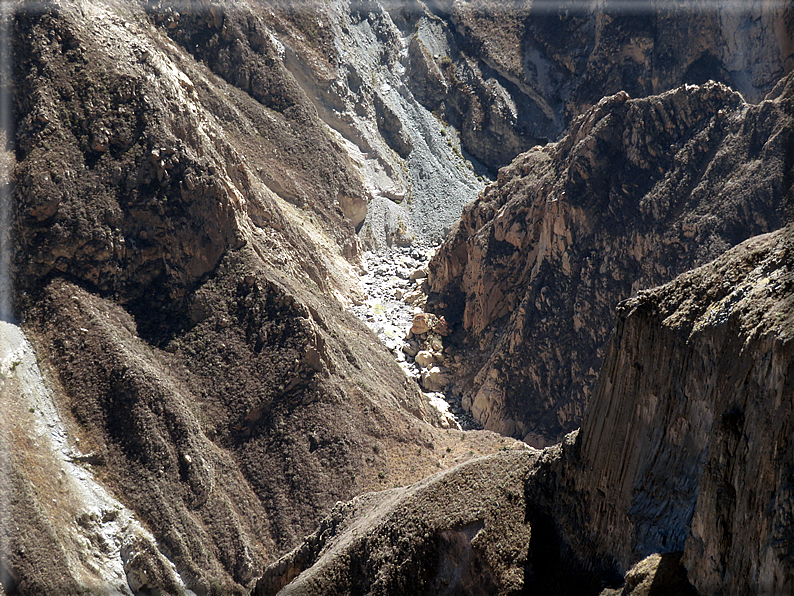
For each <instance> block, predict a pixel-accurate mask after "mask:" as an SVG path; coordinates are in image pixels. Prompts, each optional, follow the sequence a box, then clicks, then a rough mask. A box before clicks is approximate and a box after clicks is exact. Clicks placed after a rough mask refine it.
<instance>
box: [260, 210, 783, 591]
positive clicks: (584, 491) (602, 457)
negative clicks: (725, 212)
mask: <svg viewBox="0 0 794 596" xmlns="http://www.w3.org/2000/svg"><path fill="white" fill-rule="evenodd" d="M793 267H794V226H788V227H786V228H784V229H782V230H780V231H778V232H775V233H771V234H767V235H763V236H758V237H754V238H752V239H750V240H747V241H746V242H744V243H742V244H740V245H739V246H737V247H735V248H734V249H732V250H730V251H728V252H727V253H725V254H724V255H723V256H721V257H719V258H718V259H716V260H715V261H713V262H712V263H709V264H707V265H705V266H703V267H700V268H698V269H695V270H693V271H690V272H687V273H685V274H683V275H681V276H679V277H677V278H676V279H675V280H673V281H672V282H670V283H668V284H666V285H664V286H660V287H657V288H654V289H652V290H647V291H643V292H641V293H640V294H639V295H638V296H637V297H634V298H631V299H629V300H627V301H625V302H623V303H621V305H620V307H619V309H618V316H617V322H616V330H615V334H614V336H613V338H612V340H611V342H610V346H609V350H608V352H607V356H606V358H605V361H604V366H603V367H602V369H601V374H600V375H599V379H598V382H597V386H596V390H595V396H594V399H593V400H592V401H591V403H590V404H589V405H588V407H587V410H586V413H585V417H584V422H583V425H582V428H581V430H579V431H578V432H576V433H572V434H571V435H569V436H568V437H566V440H565V441H564V442H563V443H561V444H558V445H555V446H552V447H549V448H547V449H545V450H544V451H543V452H537V451H535V450H527V451H524V452H515V453H510V454H502V453H500V454H495V455H492V456H488V457H486V458H482V459H478V460H475V461H473V462H469V463H467V464H464V465H462V466H460V467H459V468H456V469H454V470H451V471H449V472H446V473H443V474H438V475H436V476H434V477H431V478H428V479H427V480H424V481H422V482H421V483H418V484H416V485H414V486H413V487H410V488H406V489H401V490H400V491H394V492H389V493H378V494H373V495H365V496H362V497H360V498H359V499H358V500H356V501H353V502H351V503H348V504H345V505H340V506H338V507H337V509H336V510H335V512H334V515H333V516H332V517H330V518H328V519H327V520H326V521H325V522H323V524H322V525H321V530H319V531H318V532H317V533H316V534H314V535H312V536H311V537H309V538H308V539H307V541H306V542H305V543H304V544H303V545H302V546H301V547H299V548H298V549H296V550H295V551H293V552H292V553H290V554H289V555H287V556H286V557H285V558H284V559H282V560H281V561H279V562H277V563H275V564H273V565H271V566H270V567H269V568H268V569H267V570H266V571H265V575H264V577H263V579H262V580H261V581H260V582H259V584H258V586H257V590H258V593H260V594H274V593H277V592H278V593H280V594H307V595H310V594H325V593H328V594H342V593H351V592H354V591H359V590H360V591H362V592H366V593H373V594H389V593H396V592H398V591H401V590H400V588H395V587H394V586H396V585H400V586H406V585H407V586H410V591H411V592H412V593H429V594H432V593H454V594H485V593H489V594H519V593H527V592H530V593H533V594H563V593H564V594H599V593H600V594H602V596H615V595H617V594H622V595H623V596H629V595H632V594H633V595H634V596H640V595H649V594H660V593H661V594H681V595H691V594H694V593H699V594H748V593H752V594H787V593H788V592H789V591H790V589H791V585H792V581H794V566H792V564H791V554H792V546H793V545H792V543H791V536H790V527H791V525H790V523H789V520H790V516H791V499H790V486H791V478H790V470H791V465H792V462H794V452H792V448H791V441H790V440H789V437H790V432H789V431H790V429H791V424H792V416H794V412H793V411H792V397H794V395H793V394H792V391H793V390H794V389H793V388H794V385H793V384H792V379H793V378H794V377H793V376H792V375H794V366H792V362H794V358H792V356H794V354H792V348H793V347H794V342H793V341H792V340H794V317H793V316H792V313H794V310H792V308H791V307H792V300H794V269H792V268H793ZM494 481H496V482H497V485H498V486H494V484H493V483H494ZM516 482H520V483H522V484H523V491H518V492H517V491H516V486H515V483H516ZM439 495H440V496H441V497H440V500H441V503H438V504H436V502H435V500H436V499H439ZM449 512H451V513H449ZM494 520H499V521H501V522H503V521H505V520H509V521H508V523H507V527H506V528H504V529H501V530H499V531H493V529H492V526H491V524H493V523H495V522H494ZM681 551H683V556H682V553H681ZM395 553H398V554H397V555H395ZM494 553H498V555H499V556H494ZM659 553H660V554H659ZM494 561H499V562H500V564H499V565H497V564H494ZM401 563H407V564H405V565H404V566H403V567H399V566H400V564H401ZM351 565H353V569H354V570H355V571H354V573H348V571H349V570H350V569H351ZM505 565H506V566H507V568H508V569H509V574H505V573H504V569H505ZM301 572H302V573H301ZM296 576H297V577H296ZM293 577H295V580H294V581H293V582H292V583H290V584H287V585H286V586H285V585H284V583H285V582H286V581H289V580H290V579H292V578H293ZM471 577H477V578H478V581H477V582H475V583H473V584H471V583H468V582H467V581H466V580H467V579H468V578H471ZM508 577H509V581H506V578H508ZM443 580H446V581H447V582H448V583H444V584H443V588H442V587H440V586H441V585H442V584H441V583H440V582H442V581H443ZM398 581H399V582H401V583H400V584H397V583H396V582H398ZM282 586H284V587H283V589H282V590H281V591H280V592H279V591H278V590H279V588H280V587H282ZM693 587H694V590H693ZM443 590H448V592H443ZM695 590H697V591H696V592H695Z"/></svg>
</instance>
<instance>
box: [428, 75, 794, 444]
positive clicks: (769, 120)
mask: <svg viewBox="0 0 794 596" xmlns="http://www.w3.org/2000/svg"><path fill="white" fill-rule="evenodd" d="M793 92H794V83H792V79H791V77H790V76H789V77H788V78H786V79H784V80H783V81H782V82H781V83H780V84H779V85H778V87H777V88H776V89H775V91H774V92H773V93H772V94H770V96H769V98H768V99H767V100H766V101H764V102H762V103H761V104H760V105H758V106H752V105H748V104H747V103H745V102H744V101H743V100H742V98H741V96H740V95H739V94H737V93H735V92H733V91H731V90H730V89H729V88H727V87H725V86H723V85H720V84H717V83H713V82H712V83H708V84H705V85H701V86H684V87H680V88H678V89H676V90H673V91H670V92H667V93H664V94H662V95H659V96H652V97H648V98H644V99H631V98H629V96H628V95H627V94H626V93H619V94H617V95H613V96H611V97H607V98H604V99H603V100H602V101H600V102H599V103H598V105H596V106H595V107H594V108H593V109H591V110H590V111H588V112H587V113H585V114H584V115H582V116H581V117H580V118H578V119H577V120H576V121H575V122H574V124H573V125H572V127H571V130H570V132H569V133H568V134H567V135H566V136H565V137H564V138H563V139H562V140H560V141H559V142H558V143H554V144H549V145H546V146H543V147H540V146H538V147H535V148H534V149H533V150H531V151H529V152H527V153H525V154H522V155H521V156H519V157H518V158H516V159H515V160H514V161H513V163H512V164H511V165H510V166H509V167H507V168H504V169H502V170H501V171H500V173H499V179H498V181H497V182H495V183H494V184H491V185H489V186H488V187H487V188H486V189H485V191H484V192H483V193H482V195H481V196H480V198H479V199H478V200H477V201H475V202H474V203H472V204H471V205H468V206H467V207H466V209H465V210H464V213H463V216H462V218H461V221H460V223H459V225H458V227H457V228H456V229H455V230H454V231H453V232H452V233H450V235H449V237H448V238H447V239H446V241H445V242H444V244H443V245H442V246H441V248H440V249H439V251H438V252H437V253H436V255H435V257H434V258H433V260H432V261H431V262H430V265H429V269H430V277H429V279H430V289H431V294H430V300H429V302H428V304H429V305H431V306H432V307H433V308H434V309H435V311H436V312H438V313H439V314H442V313H443V314H445V315H446V319H447V321H448V322H449V323H450V324H451V325H453V327H454V326H457V330H458V334H457V336H453V337H457V339H458V345H459V346H460V347H462V348H464V349H468V353H469V354H470V358H469V359H468V361H466V362H464V366H463V367H462V368H461V370H460V373H461V374H462V375H463V380H462V382H461V388H462V389H463V390H465V391H466V393H467V396H468V397H467V399H466V400H465V403H466V404H467V407H468V408H469V409H471V411H472V413H473V414H474V415H475V418H477V419H479V420H480V421H481V422H482V423H483V424H484V425H485V427H486V428H490V429H492V430H496V431H498V432H501V433H504V434H510V435H514V436H517V437H523V438H524V439H525V440H526V441H528V442H529V443H530V444H533V445H537V446H543V445H545V444H548V443H549V442H553V441H556V440H559V439H560V437H561V436H562V435H563V434H564V433H565V432H568V431H571V430H573V429H574V428H576V427H577V426H578V425H579V423H580V421H581V416H582V412H583V410H584V406H585V404H586V403H587V401H588V400H589V398H590V396H591V395H592V392H593V387H594V383H595V379H596V375H597V371H598V368H599V364H600V362H601V359H602V358H603V354H604V348H605V343H606V341H607V339H608V337H609V333H610V331H611V328H612V320H613V316H614V313H615V305H616V304H617V303H618V301H620V300H621V299H624V298H627V297H629V296H631V295H632V294H635V293H636V292H637V291H638V290H639V289H641V288H647V287H651V286H654V285H656V284H659V283H661V282H664V281H666V280H669V279H672V278H673V277H674V276H675V275H677V274H679V273H681V272H683V271H685V270H687V269H690V268H691V267H693V266H695V265H698V264H702V263H704V262H707V261H709V260H710V259H712V258H714V257H715V256H717V255H719V254H720V253H722V252H723V251H724V250H725V249H727V248H728V247H730V246H732V245H734V244H736V243H738V242H740V241H741V240H742V239H744V238H747V237H749V236H752V235H754V234H757V233H760V232H765V231H769V230H773V229H776V228H777V227H779V226H780V225H781V224H782V223H783V222H785V221H786V220H787V219H789V218H790V217H791V174H792V163H791V159H790V147H791V146H792V143H793V142H794V140H793V139H792V132H793V131H794V120H793V119H792V116H793V114H792V110H791V102H792V93H793Z"/></svg>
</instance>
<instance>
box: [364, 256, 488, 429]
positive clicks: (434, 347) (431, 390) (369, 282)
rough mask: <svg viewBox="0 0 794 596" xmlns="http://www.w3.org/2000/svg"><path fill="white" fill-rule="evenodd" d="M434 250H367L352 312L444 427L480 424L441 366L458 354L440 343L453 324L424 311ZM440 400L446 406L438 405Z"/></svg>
mask: <svg viewBox="0 0 794 596" xmlns="http://www.w3.org/2000/svg"><path fill="white" fill-rule="evenodd" d="M434 252H435V249H434V248H433V249H428V247H421V246H405V247H400V246H394V247H392V248H391V249H390V250H388V251H384V252H378V253H376V252H367V253H365V254H364V263H363V265H362V268H361V270H360V273H361V284H362V289H363V290H364V293H365V295H366V296H367V298H366V299H364V300H363V301H362V302H361V303H359V304H356V305H354V306H353V307H351V311H352V312H353V313H354V314H355V315H356V316H357V317H359V318H360V319H361V320H362V321H364V322H365V323H366V324H367V326H368V327H369V328H370V329H372V331H374V332H375V334H376V335H377V336H378V337H379V338H380V340H381V341H382V342H383V343H384V345H385V346H386V347H387V348H389V350H391V352H392V353H393V354H394V357H395V359H396V360H397V363H398V364H399V365H400V367H401V368H402V369H403V371H404V372H405V374H406V375H407V376H409V377H411V378H412V379H414V380H415V381H416V382H417V383H418V385H419V387H420V388H421V389H422V390H423V392H424V393H425V396H426V397H427V398H428V401H429V402H430V403H431V404H432V405H434V406H435V407H436V408H437V409H439V411H440V412H441V414H442V426H443V425H444V421H446V423H447V424H448V425H449V426H450V427H451V428H461V429H463V430H471V429H479V428H482V427H481V425H480V424H479V423H477V422H475V420H474V419H473V418H472V417H471V415H470V414H469V413H468V412H466V411H464V409H463V408H462V407H461V395H456V394H455V390H454V389H453V388H454V383H453V375H452V371H451V370H450V369H449V368H448V367H447V366H445V364H447V363H450V364H451V363H452V362H454V361H455V358H456V357H458V355H457V354H454V353H453V352H452V348H451V347H449V346H445V345H444V337H447V336H449V335H450V334H451V333H452V329H451V328H450V326H449V324H448V323H447V321H446V320H445V319H444V317H443V316H442V317H439V316H436V315H435V314H432V313H427V312H424V310H423V308H424V305H425V301H426V300H427V289H428V285H427V279H426V275H427V263H428V261H429V260H430V258H431V256H432V254H433V253H434ZM417 272H424V276H423V277H416V276H415V275H419V274H418V273H417ZM458 358H459V357H458ZM442 402H443V403H445V404H446V405H447V407H446V408H440V407H439V405H440V404H441V403H442ZM445 428H446V427H445Z"/></svg>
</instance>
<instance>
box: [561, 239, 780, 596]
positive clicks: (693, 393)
mask: <svg viewBox="0 0 794 596" xmlns="http://www.w3.org/2000/svg"><path fill="white" fill-rule="evenodd" d="M793 249H794V228H792V227H791V226H789V227H788V228H786V229H784V230H782V231H780V232H776V233H774V234H769V235H766V236H761V237H758V238H753V239H751V240H748V241H747V242H745V243H743V244H741V245H740V246H738V247H737V248H736V249H734V250H731V251H730V252H728V253H727V254H726V255H724V256H723V257H720V258H719V259H717V260H716V261H714V262H713V263H711V264H709V265H708V266H706V267H702V268H700V269H696V270H695V271H692V272H690V273H687V274H685V275H682V276H681V277H679V278H677V279H676V280H675V281H674V282H672V283H670V284H668V285H665V286H662V287H660V288H656V289H654V290H651V291H648V292H641V293H640V295H639V296H637V297H635V298H632V299H630V300H628V301H626V302H624V303H622V304H621V306H620V308H619V310H618V318H617V324H616V329H615V335H614V338H613V341H612V343H611V346H610V350H609V354H608V356H607V357H606V359H605V361H604V366H603V368H602V369H601V374H600V376H599V384H598V389H597V391H596V394H595V396H594V398H593V401H592V403H591V405H590V406H589V407H588V411H587V413H586V415H585V419H584V421H583V423H582V429H581V431H580V432H579V437H578V445H577V447H578V449H579V450H580V454H581V458H582V466H583V471H582V473H581V476H580V477H579V478H578V479H577V481H576V482H577V488H578V489H580V490H582V491H583V493H582V494H581V499H582V501H584V502H585V503H587V505H586V515H587V516H588V517H589V519H590V520H591V524H592V526H591V529H592V534H591V535H592V537H593V538H594V540H596V541H597V542H599V543H600V548H601V550H602V552H609V553H610V554H612V555H613V556H614V557H615V559H616V560H617V561H618V562H619V563H620V564H621V565H622V568H624V569H625V568H626V567H627V566H628V565H630V564H631V563H632V562H633V561H634V560H636V558H638V557H642V556H644V555H646V554H648V553H650V552H654V551H662V552H665V551H675V550H683V551H684V559H683V564H684V566H685V567H686V568H687V570H688V576H689V579H690V581H691V582H692V584H693V586H694V587H695V588H696V589H697V590H698V592H699V593H701V594H714V593H722V594H746V593H758V594H783V593H786V592H788V591H789V590H790V589H791V585H792V583H791V582H792V580H794V577H793V576H792V570H793V569H794V568H793V567H792V565H791V560H790V557H791V539H790V536H789V534H788V528H789V527H790V524H789V521H788V520H789V517H790V515H791V513H790V507H791V505H790V499H789V497H788V496H787V495H788V491H789V490H790V489H789V486H790V482H791V480H790V477H789V469H790V465H791V461H792V455H793V454H792V452H791V446H790V441H789V439H788V436H789V434H788V433H789V428H790V425H791V422H792V413H791V411H790V410H791V408H790V403H791V400H790V397H788V396H789V395H790V394H791V387H792V385H791V375H792V373H794V369H792V361H794V360H792V353H791V350H792V337H794V336H793V335H792V316H791V313H792V310H791V300H792V294H791V290H792V282H793V281H794V278H792V254H794V253H792V250H793ZM605 443H606V444H610V445H614V446H615V448H614V449H604V446H605ZM618 445H619V446H620V447H618ZM607 534H608V536H609V537H608V538H606V536H607ZM607 542H608V543H609V544H608V545H607ZM616 547H617V548H616Z"/></svg>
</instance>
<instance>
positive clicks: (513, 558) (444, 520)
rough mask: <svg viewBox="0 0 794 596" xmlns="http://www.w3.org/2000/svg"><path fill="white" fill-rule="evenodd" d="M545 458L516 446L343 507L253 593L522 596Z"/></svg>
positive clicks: (276, 565) (273, 568)
mask: <svg viewBox="0 0 794 596" xmlns="http://www.w3.org/2000/svg"><path fill="white" fill-rule="evenodd" d="M537 457H538V452H537V451H535V450H530V449H527V448H518V450H517V451H510V452H508V453H500V454H498V455H494V456H492V457H489V458H487V459H478V460H475V461H473V462H470V463H468V464H463V465H461V466H459V467H457V468H455V469H453V470H450V471H447V472H443V473H440V474H436V475H434V476H431V477H430V478H428V479H427V480H425V481H422V482H420V483H418V484H416V485H414V486H411V487H408V488H401V489H393V490H390V491H382V492H379V493H370V494H367V495H363V496H361V497H359V498H358V499H356V500H354V501H351V502H349V503H345V504H341V503H340V504H339V505H337V507H336V508H335V509H334V511H333V512H332V514H331V516H329V517H328V518H326V519H325V520H324V521H323V523H322V524H321V525H320V527H319V528H318V529H317V531H316V532H315V533H314V534H312V535H311V536H309V537H308V538H307V539H306V541H305V542H304V543H303V544H302V545H301V546H300V547H298V548H297V549H296V550H294V551H293V552H291V553H289V554H288V555H286V556H284V557H283V558H282V559H281V560H279V561H277V562H276V563H274V564H273V565H271V566H270V567H269V568H268V569H267V571H266V573H265V575H264V576H263V577H262V579H260V580H259V582H258V583H257V588H256V590H255V592H254V593H255V594H257V595H258V596H272V595H274V594H276V593H279V594H296V595H297V594H301V595H307V596H308V595H318V596H319V595H321V594H322V595H328V596H331V595H335V594H351V593H356V594H373V595H376V594H378V595H387V594H519V593H521V588H522V585H523V580H524V567H525V565H526V564H527V553H528V550H529V542H530V527H529V524H528V523H527V520H526V519H525V516H524V507H525V506H524V483H525V482H526V480H527V476H528V474H529V472H530V470H531V469H532V465H533V463H534V461H535V460H536V459H537ZM293 578H297V579H294V581H293ZM289 582H292V583H289ZM287 584H288V585H287ZM284 586H286V587H284ZM282 588H283V589H282Z"/></svg>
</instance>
